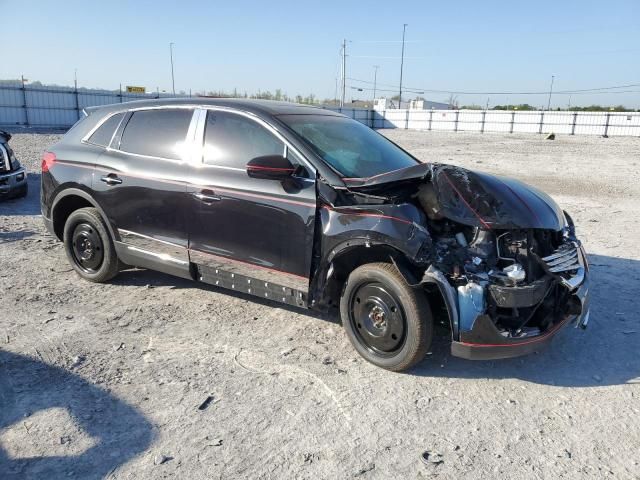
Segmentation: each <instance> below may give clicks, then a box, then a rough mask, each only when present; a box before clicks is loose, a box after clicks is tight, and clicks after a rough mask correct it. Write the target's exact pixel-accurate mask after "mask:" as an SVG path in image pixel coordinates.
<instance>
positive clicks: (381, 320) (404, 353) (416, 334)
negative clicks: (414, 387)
mask: <svg viewBox="0 0 640 480" xmlns="http://www.w3.org/2000/svg"><path fill="white" fill-rule="evenodd" d="M340 316H341V319H342V325H343V327H344V329H345V332H346V333H347V337H349V340H350V341H351V343H352V345H353V346H354V348H355V349H356V351H357V352H358V353H359V354H360V355H361V356H362V357H363V358H364V359H365V360H367V361H368V362H371V363H373V364H374V365H377V366H378V367H382V368H384V369H387V370H391V371H394V372H400V371H402V370H407V369H408V368H411V367H412V366H414V365H415V364H416V363H418V362H420V361H421V360H422V359H423V358H424V356H425V354H426V353H427V351H428V350H429V347H431V340H432V338H433V317H432V315H431V308H430V307H429V302H428V301H427V298H426V296H425V295H424V294H423V293H422V291H421V290H419V289H414V288H412V287H410V286H409V285H407V283H406V281H405V280H404V278H403V277H402V275H400V273H399V272H398V271H397V269H396V268H395V266H394V265H392V264H389V263H370V264H366V265H362V266H360V267H358V268H356V269H355V270H354V271H353V272H351V274H350V275H349V278H348V279H347V282H346V283H345V286H344V289H343V291H342V296H341V298H340Z"/></svg>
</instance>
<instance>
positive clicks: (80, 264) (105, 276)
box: [63, 207, 120, 283]
mask: <svg viewBox="0 0 640 480" xmlns="http://www.w3.org/2000/svg"><path fill="white" fill-rule="evenodd" d="M63 241H64V249H65V252H66V254H67V259H68V260H69V263H70V264H71V266H72V267H73V269H74V270H75V271H76V273H77V274H78V275H80V277H82V278H84V279H85V280H89V281H90V282H96V283H101V282H106V281H108V280H111V279H112V278H113V277H115V276H116V275H117V274H118V271H119V266H120V262H119V260H118V255H117V254H116V249H115V247H114V246H113V240H112V239H111V236H110V235H109V231H108V230H107V227H106V225H105V223H104V220H103V219H102V216H101V215H100V213H99V212H98V210H97V209H95V208H90V207H87V208H80V209H78V210H76V211H74V212H73V213H72V214H71V215H69V218H67V221H66V223H65V224H64V236H63Z"/></svg>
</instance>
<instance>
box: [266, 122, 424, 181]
mask: <svg viewBox="0 0 640 480" xmlns="http://www.w3.org/2000/svg"><path fill="white" fill-rule="evenodd" d="M278 118H279V119H280V120H282V121H283V122H284V123H285V124H286V125H287V126H288V127H289V128H291V129H292V130H293V131H294V132H295V133H297V134H298V135H299V136H300V137H302V139H303V140H304V141H305V142H306V143H307V144H308V145H309V146H310V147H311V148H312V149H313V150H314V151H315V152H316V153H317V154H318V155H319V156H320V157H321V158H322V159H323V160H324V161H325V162H326V163H328V164H329V165H330V166H331V167H333V169H334V170H336V171H337V172H338V173H340V174H341V175H342V176H343V177H346V178H367V177H372V176H374V175H379V174H381V173H387V172H391V171H392V170H399V169H401V168H407V167H413V166H414V165H416V164H418V162H417V161H416V160H414V159H413V157H411V156H410V155H409V154H407V153H406V152H404V151H402V150H401V149H400V148H399V147H396V146H395V145H394V144H393V143H391V142H390V141H389V140H387V139H386V138H384V137H383V136H382V135H380V134H378V133H376V132H375V131H374V130H372V129H370V128H369V127H367V126H365V125H363V124H361V123H360V122H356V121H355V120H351V119H350V118H345V117H337V116H335V117H334V116H331V115H280V116H279V117H278Z"/></svg>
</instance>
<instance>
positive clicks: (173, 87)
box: [169, 42, 176, 95]
mask: <svg viewBox="0 0 640 480" xmlns="http://www.w3.org/2000/svg"><path fill="white" fill-rule="evenodd" d="M169 58H170V59H171V88H172V90H173V94H174V95H175V94H176V82H175V79H174V76H173V42H170V43H169Z"/></svg>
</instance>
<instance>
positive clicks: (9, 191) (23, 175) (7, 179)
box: [0, 167, 27, 198]
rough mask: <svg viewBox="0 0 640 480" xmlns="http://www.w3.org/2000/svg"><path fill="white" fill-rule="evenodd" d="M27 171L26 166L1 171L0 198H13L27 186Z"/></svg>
mask: <svg viewBox="0 0 640 480" xmlns="http://www.w3.org/2000/svg"><path fill="white" fill-rule="evenodd" d="M26 185H27V172H26V170H25V169H24V167H20V168H19V169H18V170H14V171H13V172H9V173H0V198H11V197H13V196H14V195H17V194H19V193H20V192H22V191H23V189H24V188H26Z"/></svg>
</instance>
